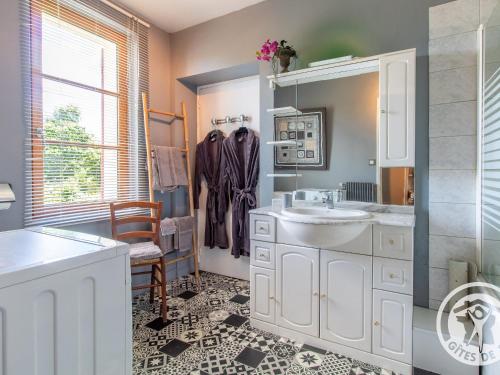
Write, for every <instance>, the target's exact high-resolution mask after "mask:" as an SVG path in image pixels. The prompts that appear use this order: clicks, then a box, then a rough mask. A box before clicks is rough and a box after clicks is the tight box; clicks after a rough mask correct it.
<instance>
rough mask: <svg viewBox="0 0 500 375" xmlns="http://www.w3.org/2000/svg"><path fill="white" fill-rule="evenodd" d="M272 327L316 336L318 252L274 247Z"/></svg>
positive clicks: (297, 248) (281, 246) (317, 327)
mask: <svg viewBox="0 0 500 375" xmlns="http://www.w3.org/2000/svg"><path fill="white" fill-rule="evenodd" d="M276 258H277V259H276V276H277V278H276V295H277V300H276V323H277V324H278V325H279V326H281V327H284V328H290V329H293V330H295V331H298V332H302V333H305V334H308V335H312V336H317V335H318V332H319V319H318V318H319V314H318V312H319V304H318V302H319V251H318V249H312V248H307V247H299V246H289V245H281V244H279V245H277V246H276Z"/></svg>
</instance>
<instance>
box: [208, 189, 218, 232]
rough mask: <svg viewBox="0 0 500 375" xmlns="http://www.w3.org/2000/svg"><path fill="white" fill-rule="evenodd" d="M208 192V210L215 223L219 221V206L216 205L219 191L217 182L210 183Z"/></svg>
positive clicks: (211, 219)
mask: <svg viewBox="0 0 500 375" xmlns="http://www.w3.org/2000/svg"><path fill="white" fill-rule="evenodd" d="M207 187H208V193H207V211H208V213H209V216H210V221H211V222H212V223H214V224H216V223H217V221H218V220H217V211H218V210H217V206H216V198H217V194H218V193H219V186H218V185H217V184H214V185H212V184H208V185H207Z"/></svg>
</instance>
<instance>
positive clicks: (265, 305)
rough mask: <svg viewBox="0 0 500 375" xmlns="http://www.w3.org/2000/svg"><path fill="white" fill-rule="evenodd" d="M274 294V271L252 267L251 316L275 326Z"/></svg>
mask: <svg viewBox="0 0 500 375" xmlns="http://www.w3.org/2000/svg"><path fill="white" fill-rule="evenodd" d="M274 292H275V289H274V270H270V269H267V268H260V267H254V266H251V267H250V314H251V316H252V318H255V319H259V320H262V321H264V322H268V323H273V324H274V317H275V303H274V298H275V294H274Z"/></svg>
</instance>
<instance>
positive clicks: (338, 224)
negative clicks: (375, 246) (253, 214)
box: [271, 207, 371, 254]
mask: <svg viewBox="0 0 500 375" xmlns="http://www.w3.org/2000/svg"><path fill="white" fill-rule="evenodd" d="M271 215H272V216H275V217H276V218H278V222H277V224H278V225H277V240H278V242H279V243H285V244H290V245H299V246H307V247H316V248H321V249H331V250H349V251H352V250H353V249H355V250H356V251H355V252H358V253H359V254H371V223H370V221H369V220H367V221H366V222H364V221H363V220H364V219H369V218H370V217H371V214H370V213H368V212H365V211H361V210H349V209H339V208H335V209H328V208H324V207H293V208H292V207H291V208H286V209H283V210H282V211H281V212H280V213H279V214H278V213H272V214H271ZM358 220H360V221H358ZM342 224H343V225H342ZM366 244H369V246H368V245H366Z"/></svg>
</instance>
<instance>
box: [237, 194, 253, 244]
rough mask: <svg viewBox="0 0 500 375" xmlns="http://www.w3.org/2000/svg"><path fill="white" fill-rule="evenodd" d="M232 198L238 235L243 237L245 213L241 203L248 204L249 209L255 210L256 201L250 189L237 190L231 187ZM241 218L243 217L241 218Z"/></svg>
mask: <svg viewBox="0 0 500 375" xmlns="http://www.w3.org/2000/svg"><path fill="white" fill-rule="evenodd" d="M233 192H234V198H233V204H234V206H235V211H236V216H237V217H238V225H239V228H238V235H239V236H240V237H243V235H244V231H245V225H244V220H245V211H244V210H243V208H244V207H243V206H242V205H243V202H245V201H246V202H247V203H248V207H249V208H255V206H256V205H257V200H256V199H255V189H252V188H244V189H238V188H236V187H233ZM242 216H243V217H242Z"/></svg>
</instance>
